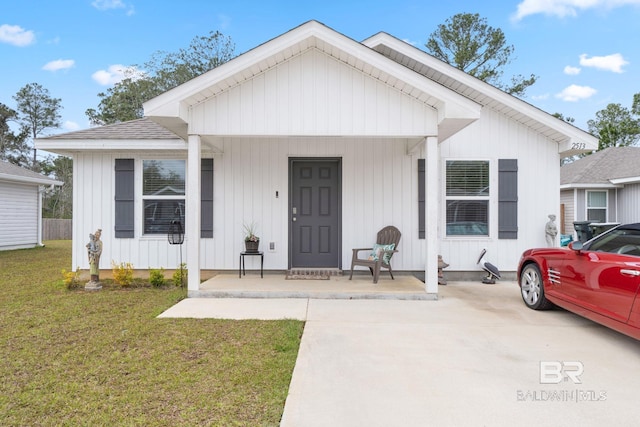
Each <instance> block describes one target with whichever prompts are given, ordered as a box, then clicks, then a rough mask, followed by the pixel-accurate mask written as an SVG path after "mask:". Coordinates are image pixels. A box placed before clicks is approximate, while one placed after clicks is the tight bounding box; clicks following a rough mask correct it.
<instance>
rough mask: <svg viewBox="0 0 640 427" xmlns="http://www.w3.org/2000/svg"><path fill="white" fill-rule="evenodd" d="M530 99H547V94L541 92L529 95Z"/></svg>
mask: <svg viewBox="0 0 640 427" xmlns="http://www.w3.org/2000/svg"><path fill="white" fill-rule="evenodd" d="M531 99H533V100H534V101H544V100H545V99H549V94H548V93H543V94H542V95H533V96H531Z"/></svg>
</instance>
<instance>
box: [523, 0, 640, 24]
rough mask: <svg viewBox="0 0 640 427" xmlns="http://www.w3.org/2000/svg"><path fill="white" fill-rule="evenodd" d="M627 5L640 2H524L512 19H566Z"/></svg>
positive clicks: (533, 0)
mask: <svg viewBox="0 0 640 427" xmlns="http://www.w3.org/2000/svg"><path fill="white" fill-rule="evenodd" d="M627 5H640V0H524V1H522V2H520V3H519V4H518V9H517V11H516V13H514V14H513V15H512V16H511V18H512V20H514V21H519V20H521V19H522V18H524V17H525V16H529V15H536V14H538V13H541V14H544V15H551V16H557V17H559V18H564V17H565V16H576V15H577V14H578V12H579V11H583V10H587V9H593V8H597V7H599V8H604V9H613V8H616V7H622V6H627Z"/></svg>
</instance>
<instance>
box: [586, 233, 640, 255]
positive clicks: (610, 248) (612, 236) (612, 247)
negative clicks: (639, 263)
mask: <svg viewBox="0 0 640 427" xmlns="http://www.w3.org/2000/svg"><path fill="white" fill-rule="evenodd" d="M586 246H587V247H586V248H585V249H588V250H590V251H599V252H610V253H617V254H624V255H634V256H640V230H636V229H630V228H615V229H613V230H611V231H609V232H608V233H604V234H602V235H600V236H598V237H597V238H595V239H593V240H592V241H591V242H589V244H588V245H586Z"/></svg>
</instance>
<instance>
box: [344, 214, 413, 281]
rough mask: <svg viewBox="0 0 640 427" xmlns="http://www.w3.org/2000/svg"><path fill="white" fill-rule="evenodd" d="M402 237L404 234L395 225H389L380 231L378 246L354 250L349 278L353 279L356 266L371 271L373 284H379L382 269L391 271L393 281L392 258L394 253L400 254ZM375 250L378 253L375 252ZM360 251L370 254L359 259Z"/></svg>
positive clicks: (377, 240) (377, 239) (377, 238)
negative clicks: (399, 245)
mask: <svg viewBox="0 0 640 427" xmlns="http://www.w3.org/2000/svg"><path fill="white" fill-rule="evenodd" d="M401 236H402V233H400V230H398V229H397V228H396V227H394V226H393V225H388V226H386V227H385V228H383V229H382V230H380V231H378V235H377V237H376V245H375V246H374V247H373V248H358V249H353V255H352V257H351V275H350V276H349V280H351V279H352V278H353V267H355V266H356V265H361V266H364V267H368V268H369V271H371V274H372V275H373V283H378V278H379V277H380V269H381V268H386V269H387V270H389V275H390V276H391V279H393V271H392V269H391V257H392V256H393V254H394V253H396V252H398V244H399V243H400V237H401ZM389 245H393V246H389ZM374 249H375V250H376V252H374ZM360 251H368V252H369V253H368V254H367V258H359V257H358V254H359V252H360Z"/></svg>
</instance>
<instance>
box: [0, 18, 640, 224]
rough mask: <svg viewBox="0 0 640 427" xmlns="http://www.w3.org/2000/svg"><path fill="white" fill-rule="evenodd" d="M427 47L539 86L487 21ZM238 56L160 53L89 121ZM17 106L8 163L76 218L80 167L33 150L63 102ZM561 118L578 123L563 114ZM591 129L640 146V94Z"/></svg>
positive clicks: (504, 85)
mask: <svg viewBox="0 0 640 427" xmlns="http://www.w3.org/2000/svg"><path fill="white" fill-rule="evenodd" d="M425 47H426V49H427V51H428V52H429V53H430V54H431V55H433V56H434V57H436V58H438V59H440V60H442V61H444V62H446V63H448V64H450V65H452V66H454V67H456V68H458V69H460V70H462V71H464V72H466V73H467V74H469V75H472V76H474V77H476V78H478V79H480V80H482V81H484V82H487V83H489V84H491V85H493V86H495V87H497V88H499V89H501V90H503V91H504V92H506V93H509V94H511V95H513V96H517V97H522V96H523V95H524V94H525V91H526V90H527V88H529V87H530V86H532V85H533V84H535V82H536V80H537V76H535V75H534V74H531V75H530V76H529V77H524V76H521V75H516V76H512V77H511V78H510V80H508V81H507V82H505V80H504V79H503V74H504V73H503V69H504V67H505V66H506V65H508V64H509V63H511V62H512V60H513V58H514V57H513V54H514V52H515V48H514V46H513V45H509V44H508V43H507V41H506V37H505V35H504V33H503V32H502V30H500V29H499V28H493V27H491V26H489V25H488V23H487V20H486V19H485V18H482V17H481V16H480V15H479V14H471V13H460V14H457V15H454V16H452V17H451V18H449V19H447V20H446V21H445V23H443V24H440V25H438V27H437V28H436V30H435V31H434V32H432V33H431V35H430V36H429V38H428V40H427V43H426V44H425ZM234 50H235V46H234V43H233V42H232V41H231V39H230V38H229V37H226V36H224V35H223V34H222V33H220V32H218V31H215V32H214V31H211V32H210V33H209V34H208V35H207V36H198V37H195V38H194V39H193V40H192V41H191V43H190V44H189V46H188V47H187V48H181V49H179V50H178V51H177V52H161V51H160V52H155V53H153V54H152V55H151V58H150V59H149V60H148V61H147V62H145V63H143V64H142V65H140V66H138V65H132V66H130V67H129V68H128V69H127V71H126V73H125V78H124V79H123V80H121V81H120V82H118V83H116V84H115V85H114V86H113V87H111V88H109V89H108V90H107V91H106V92H101V93H99V94H98V98H99V99H100V102H99V103H98V106H97V107H96V108H89V109H87V110H86V111H85V114H86V116H87V117H88V119H89V121H90V123H91V124H92V125H98V126H101V125H107V124H113V123H118V122H124V121H129V120H134V119H137V118H141V117H143V113H144V111H143V108H142V105H143V103H144V102H146V101H148V100H150V99H152V98H154V97H155V96H158V95H160V94H161V93H164V92H166V91H168V90H169V89H172V88H174V87H176V86H179V85H181V84H183V83H185V82H187V81H188V80H191V79H193V78H195V77H197V76H199V75H201V74H203V73H205V72H207V71H209V70H211V69H213V68H215V67H217V66H219V65H221V64H223V63H225V62H227V61H229V60H231V59H232V58H233V57H234ZM142 70H144V71H142ZM13 99H14V101H15V103H16V107H15V110H14V109H12V108H10V107H8V106H7V105H5V104H3V103H2V102H0V160H2V161H8V162H11V163H14V164H16V165H19V166H22V167H26V168H28V169H32V170H34V171H37V172H41V173H43V174H45V175H48V176H52V177H54V178H56V179H58V180H60V181H63V182H64V183H65V184H64V185H63V186H62V187H59V188H56V189H55V190H53V191H52V192H51V193H48V194H47V195H46V196H45V203H44V205H45V206H44V211H43V215H44V216H45V217H52V218H70V217H71V212H72V204H71V198H72V187H71V186H72V180H71V178H72V160H71V159H70V158H67V157H63V156H58V157H54V156H46V157H44V158H43V159H38V157H37V153H36V149H35V148H34V146H33V140H34V139H35V138H37V137H39V136H44V134H45V132H46V131H49V130H52V129H56V128H59V127H60V126H61V116H60V109H61V108H62V106H61V102H62V100H61V99H59V98H53V97H52V96H51V95H50V94H49V91H48V90H47V89H46V88H44V87H42V86H41V85H39V84H38V83H30V84H27V85H26V86H24V87H23V88H21V89H20V90H19V91H18V93H17V94H15V95H14V96H13ZM554 115H555V116H556V117H558V118H559V119H561V120H565V121H567V122H569V123H573V122H574V120H573V119H572V118H570V117H565V116H563V115H562V114H561V113H554ZM12 124H15V125H17V127H18V128H17V130H14V129H13V128H12V126H11V125H12ZM587 125H588V132H589V133H591V134H592V135H594V136H595V137H597V138H598V139H599V141H600V143H599V146H598V150H602V149H604V148H607V147H618V146H628V145H636V144H637V143H638V140H639V139H640V93H637V94H635V95H633V99H632V106H631V108H626V107H623V106H622V105H621V104H609V105H608V106H607V107H606V108H605V109H603V110H600V111H598V112H597V113H596V114H595V118H594V119H592V120H589V121H588V122H587ZM14 127H15V126H14Z"/></svg>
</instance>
